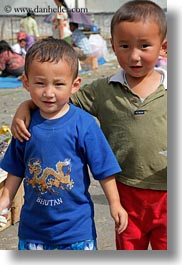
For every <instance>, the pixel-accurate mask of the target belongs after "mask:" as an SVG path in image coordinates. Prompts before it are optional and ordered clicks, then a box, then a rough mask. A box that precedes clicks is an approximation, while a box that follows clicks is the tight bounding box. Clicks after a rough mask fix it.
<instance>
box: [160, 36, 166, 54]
mask: <svg viewBox="0 0 182 265" xmlns="http://www.w3.org/2000/svg"><path fill="white" fill-rule="evenodd" d="M161 48H162V49H163V50H164V51H165V52H167V39H164V40H163V42H162V46H161Z"/></svg>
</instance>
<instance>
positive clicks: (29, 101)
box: [21, 99, 37, 111]
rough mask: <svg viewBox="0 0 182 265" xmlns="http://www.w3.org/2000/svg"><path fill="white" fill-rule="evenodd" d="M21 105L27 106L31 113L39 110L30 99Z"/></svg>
mask: <svg viewBox="0 0 182 265" xmlns="http://www.w3.org/2000/svg"><path fill="white" fill-rule="evenodd" d="M21 105H26V106H27V107H28V108H29V110H30V111H33V110H35V109H36V108H37V106H36V105H35V104H34V102H33V101H32V99H29V100H26V101H24V102H22V103H21Z"/></svg>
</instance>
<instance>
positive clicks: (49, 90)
mask: <svg viewBox="0 0 182 265" xmlns="http://www.w3.org/2000/svg"><path fill="white" fill-rule="evenodd" d="M42 95H43V96H44V97H54V90H53V89H52V88H51V87H47V88H46V89H45V90H44V91H43V94H42Z"/></svg>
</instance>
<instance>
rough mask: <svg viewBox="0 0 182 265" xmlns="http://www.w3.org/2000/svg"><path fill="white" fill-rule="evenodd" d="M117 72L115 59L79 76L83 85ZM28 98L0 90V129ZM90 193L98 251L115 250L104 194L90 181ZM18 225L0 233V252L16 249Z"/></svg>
mask: <svg viewBox="0 0 182 265" xmlns="http://www.w3.org/2000/svg"><path fill="white" fill-rule="evenodd" d="M117 71H118V66H117V62H116V60H115V59H113V60H110V61H109V62H108V63H106V64H104V65H102V66H99V69H98V70H96V71H89V72H85V73H83V74H81V76H82V78H83V82H82V84H84V83H88V82H91V81H92V80H94V79H97V78H98V77H102V76H105V75H110V74H112V73H115V72H117ZM28 98H29V94H28V93H27V92H26V91H25V90H24V88H17V89H0V106H1V107H0V127H1V126H2V125H3V124H6V125H8V126H10V125H11V122H12V118H13V116H14V113H15V110H16V109H17V107H18V105H19V104H20V103H21V102H22V101H24V100H26V99H28ZM90 192H91V195H92V198H93V201H94V204H95V222H96V227H97V234H98V249H99V250H115V243H114V226H113V221H112V218H111V217H110V214H109V208H108V205H107V201H106V199H105V197H104V194H103V192H102V190H101V188H100V185H99V183H98V182H97V181H92V183H91V188H90ZM17 229H18V223H17V224H16V225H13V226H11V227H10V228H7V229H5V230H4V231H2V232H0V250H13V249H14V250H15V249H17Z"/></svg>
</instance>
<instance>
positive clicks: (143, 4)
mask: <svg viewBox="0 0 182 265" xmlns="http://www.w3.org/2000/svg"><path fill="white" fill-rule="evenodd" d="M141 20H143V21H146V20H152V21H155V22H156V23H157V25H158V26H159V34H160V35H161V40H162V41H163V40H164V39H165V37H166V34H167V21H166V15H165V12H164V11H163V9H162V8H161V7H160V6H158V5H157V4H156V3H154V2H152V1H149V0H133V1H129V2H126V3H125V4H124V5H122V6H121V7H120V8H119V9H118V10H117V11H116V13H115V14H114V16H113V18H112V20H111V37H113V36H114V27H115V25H116V24H119V23H120V22H123V21H128V22H133V21H141Z"/></svg>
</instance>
